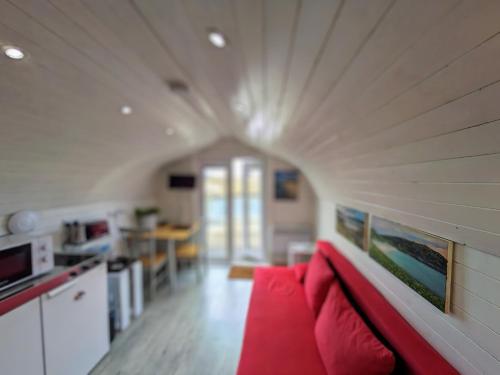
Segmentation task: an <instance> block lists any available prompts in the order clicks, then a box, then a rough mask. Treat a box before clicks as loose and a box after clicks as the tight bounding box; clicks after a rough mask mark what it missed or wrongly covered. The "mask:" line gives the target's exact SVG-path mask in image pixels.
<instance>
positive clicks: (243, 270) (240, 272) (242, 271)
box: [228, 266, 254, 279]
mask: <svg viewBox="0 0 500 375" xmlns="http://www.w3.org/2000/svg"><path fill="white" fill-rule="evenodd" d="M253 270H254V267H253V266H231V269H230V270H229V275H228V277H229V278H230V279H253Z"/></svg>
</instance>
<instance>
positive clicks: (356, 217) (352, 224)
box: [336, 205, 368, 250]
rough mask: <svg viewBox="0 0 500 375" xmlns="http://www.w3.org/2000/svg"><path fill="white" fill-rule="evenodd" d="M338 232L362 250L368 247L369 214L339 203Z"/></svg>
mask: <svg viewBox="0 0 500 375" xmlns="http://www.w3.org/2000/svg"><path fill="white" fill-rule="evenodd" d="M336 213H337V225H336V227H337V232H339V233H340V234H341V235H342V236H344V237H345V238H347V239H348V240H349V241H351V242H352V243H354V244H355V245H356V246H357V247H359V248H360V249H362V250H367V249H368V214H367V213H366V212H363V211H359V210H356V209H355V208H350V207H345V206H341V205H337V208H336Z"/></svg>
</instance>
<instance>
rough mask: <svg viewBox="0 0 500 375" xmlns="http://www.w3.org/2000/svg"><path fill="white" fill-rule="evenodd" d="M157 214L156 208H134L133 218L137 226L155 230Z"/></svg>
mask: <svg viewBox="0 0 500 375" xmlns="http://www.w3.org/2000/svg"><path fill="white" fill-rule="evenodd" d="M159 213H160V209H159V208H158V207H144V208H136V210H135V217H136V219H137V224H138V225H139V227H140V228H143V229H151V230H152V229H155V228H156V227H157V225H158V214H159Z"/></svg>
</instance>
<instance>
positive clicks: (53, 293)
mask: <svg viewBox="0 0 500 375" xmlns="http://www.w3.org/2000/svg"><path fill="white" fill-rule="evenodd" d="M76 284H77V280H72V281H69V282H67V283H66V284H63V285H61V286H58V287H57V288H55V289H52V290H51V291H50V292H48V293H47V297H48V298H49V299H50V298H54V297H56V296H58V295H59V294H61V293H62V292H64V291H66V290H68V289H71V288H73V287H74V286H75V285H76Z"/></svg>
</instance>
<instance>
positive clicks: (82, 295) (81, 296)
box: [73, 290, 85, 301]
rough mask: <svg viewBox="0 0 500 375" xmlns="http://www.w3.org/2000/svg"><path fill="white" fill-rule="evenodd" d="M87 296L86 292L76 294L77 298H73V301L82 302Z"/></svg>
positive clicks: (81, 291)
mask: <svg viewBox="0 0 500 375" xmlns="http://www.w3.org/2000/svg"><path fill="white" fill-rule="evenodd" d="M84 296H85V292H84V291H83V290H80V291H79V292H78V293H76V294H75V296H74V297H73V299H74V300H75V301H79V300H81V299H82V298H83V297H84Z"/></svg>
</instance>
